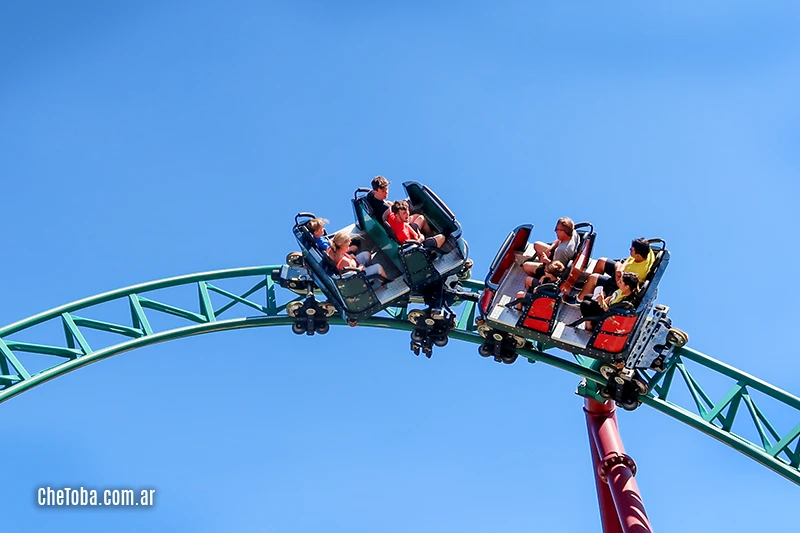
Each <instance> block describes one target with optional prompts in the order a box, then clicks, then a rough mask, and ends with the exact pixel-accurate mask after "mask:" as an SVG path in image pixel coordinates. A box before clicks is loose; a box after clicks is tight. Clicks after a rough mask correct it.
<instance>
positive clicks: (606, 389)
mask: <svg viewBox="0 0 800 533" xmlns="http://www.w3.org/2000/svg"><path fill="white" fill-rule="evenodd" d="M598 392H599V393H600V396H602V397H603V398H605V399H606V400H610V399H612V398H613V397H614V390H613V389H612V388H611V387H610V386H608V385H605V386H603V387H600V390H599V391H598Z"/></svg>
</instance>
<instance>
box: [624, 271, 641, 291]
mask: <svg viewBox="0 0 800 533" xmlns="http://www.w3.org/2000/svg"><path fill="white" fill-rule="evenodd" d="M620 281H621V282H622V283H624V284H625V285H627V286H628V287H630V289H631V292H632V293H633V294H636V293H637V292H639V276H637V275H636V274H635V273H633V272H623V273H622V279H621V280H620Z"/></svg>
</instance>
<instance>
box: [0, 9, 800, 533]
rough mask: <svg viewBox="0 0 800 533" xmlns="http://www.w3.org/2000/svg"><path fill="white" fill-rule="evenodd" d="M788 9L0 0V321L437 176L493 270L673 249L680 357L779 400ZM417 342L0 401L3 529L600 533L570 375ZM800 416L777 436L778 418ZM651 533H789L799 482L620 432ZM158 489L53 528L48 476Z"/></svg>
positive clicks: (233, 357)
mask: <svg viewBox="0 0 800 533" xmlns="http://www.w3.org/2000/svg"><path fill="white" fill-rule="evenodd" d="M798 11H799V10H798V8H797V7H796V6H795V5H793V4H792V3H789V2H776V3H770V4H769V5H754V4H750V3H736V2H717V1H707V2H650V3H647V4H642V3H638V2H617V3H613V4H611V5H609V4H604V5H602V6H599V5H594V4H590V3H576V4H574V5H571V6H564V5H563V3H559V2H536V3H533V2H515V1H507V2H492V3H488V2H487V3H466V4H462V3H456V2H440V3H436V4H435V5H429V4H428V3H422V2H403V3H400V2H396V3H384V4H375V3H367V2H354V1H353V2H337V3H335V5H334V4H333V3H329V2H313V1H302V2H272V3H262V2H242V3H238V4H237V5H236V6H230V5H228V4H224V3H190V2H183V3H180V2H176V3H156V2H144V3H129V4H125V5H116V4H115V5H110V4H108V3H102V2H78V3H74V4H70V5H69V6H67V5H66V4H63V3H58V2H39V3H35V4H30V3H23V2H6V3H4V4H3V6H2V7H0V66H2V70H1V71H2V75H1V76H0V101H2V102H3V105H2V106H0V146H3V149H2V151H0V176H2V192H3V199H4V202H3V210H2V211H3V217H2V219H3V230H4V231H3V247H2V250H3V253H2V257H3V261H2V262H0V274H2V275H0V324H8V323H11V322H14V321H16V320H19V319H21V318H24V317H27V316H29V315H32V314H35V313H38V312H40V311H43V310H46V309H49V308H52V307H55V306H58V305H61V304H63V303H66V302H69V301H73V300H77V299H80V298H83V297H86V296H90V295H92V294H97V293H100V292H104V291H107V290H111V289H114V288H118V287H123V286H127V285H132V284H135V283H139V282H143V281H148V280H154V279H160V278H164V277H170V276H174V275H180V274H186V273H191V272H199V271H204V270H214V269H221V268H232V267H238V266H249V265H260V264H271V263H277V262H280V261H282V259H283V258H284V257H285V254H286V253H287V252H289V251H291V250H293V249H295V243H294V242H293V238H292V235H291V232H290V227H291V223H292V217H293V216H294V214H295V213H297V212H299V211H313V212H315V213H317V214H319V215H322V216H325V217H327V218H329V219H330V220H331V221H332V224H331V226H332V227H334V228H335V227H340V226H344V225H346V224H349V223H350V222H351V218H352V214H351V210H350V206H349V202H348V199H349V198H350V197H351V195H352V191H353V190H354V189H355V188H357V187H359V186H365V185H367V184H368V182H369V180H370V179H371V177H372V176H374V175H376V174H383V175H385V176H387V177H388V178H389V179H390V180H391V181H392V182H393V183H394V186H393V190H392V194H391V196H392V197H397V196H399V195H400V183H402V182H403V181H406V180H416V181H420V182H423V183H426V184H428V185H429V186H431V187H432V188H433V189H434V190H435V191H436V192H437V193H438V194H439V195H440V196H441V197H442V198H443V199H444V200H445V201H446V202H447V203H448V204H449V206H450V207H451V208H452V209H453V211H454V212H455V213H456V214H457V216H458V218H459V220H460V221H461V223H462V226H463V228H464V235H465V236H466V238H467V239H468V240H469V243H470V248H471V252H472V256H473V258H474V259H475V263H476V267H475V269H474V273H475V277H478V278H483V276H484V274H485V271H486V268H488V265H489V263H490V261H491V259H492V258H493V256H494V254H495V252H496V250H497V247H498V246H499V245H500V243H501V242H502V240H503V238H504V237H505V235H506V234H507V232H508V231H509V230H510V229H512V228H513V227H515V226H517V225H519V224H522V223H528V222H532V223H534V224H535V225H536V229H535V230H534V231H535V235H536V237H537V238H543V239H549V238H551V237H552V225H553V223H554V221H555V220H556V219H557V218H558V217H560V216H565V215H566V216H570V217H572V218H573V219H575V220H577V221H582V220H588V221H591V222H593V223H594V225H595V228H596V230H597V231H598V240H597V245H596V247H595V250H596V254H597V255H612V256H614V255H619V254H622V253H624V252H625V251H626V250H627V248H628V243H629V241H630V239H632V238H634V237H638V236H647V237H656V236H659V237H662V238H664V239H666V241H667V243H668V245H669V248H670V250H671V251H672V254H673V255H672V262H671V264H670V267H669V269H668V271H667V274H666V276H665V278H664V280H663V282H662V285H661V289H660V300H661V301H662V302H664V303H666V304H667V305H670V306H671V308H672V311H671V315H672V316H673V319H674V320H675V323H676V324H677V325H679V327H681V328H682V329H684V330H686V331H687V332H688V333H689V335H690V337H691V341H690V345H691V346H692V347H694V348H696V349H698V350H700V351H702V352H704V353H707V354H709V355H711V356H713V357H716V358H717V359H721V360H723V361H725V362H727V363H729V364H731V365H733V366H735V367H737V368H740V369H742V370H744V371H747V372H750V373H752V374H755V375H756V376H758V377H761V378H763V379H765V380H766V381H768V382H770V383H773V384H775V385H776V386H779V387H782V388H784V389H786V390H789V391H791V392H794V393H795V394H797V393H798V392H800V388H798V386H797V383H798V382H799V381H800V359H799V358H798V357H797V355H798V354H797V348H796V342H795V339H794V336H793V334H792V333H791V331H796V324H795V322H796V320H795V319H794V310H795V309H794V307H795V306H793V305H792V300H793V296H794V295H793V289H794V281H793V272H794V270H793V268H794V265H796V264H797V261H798V259H800V252H798V250H797V247H796V246H794V244H793V242H792V241H791V239H792V230H791V228H792V223H793V222H794V219H793V217H792V216H791V212H792V211H796V208H792V207H791V206H792V205H794V203H795V199H796V197H797V196H798V193H800V186H799V185H798V177H797V176H798V175H800V172H799V171H800V158H799V157H798V153H800V152H798V146H799V145H800V111H799V108H798V106H797V98H796V95H797V94H800V60H799V59H798V58H799V57H800V38H798V36H797V32H796V20H797V17H798V15H800V13H799V12H798ZM407 336H408V334H407V333H405V332H384V331H374V330H367V329H366V328H356V329H355V330H351V329H349V328H347V329H337V328H334V329H333V330H332V331H331V332H330V333H329V334H328V335H327V336H325V337H314V338H301V337H295V336H294V335H292V333H291V332H290V331H289V329H288V328H284V329H277V328H273V329H261V330H251V331H238V332H227V333H219V334H214V335H207V336H203V337H198V338H190V339H186V340H182V341H178V342H173V343H167V344H163V345H159V346H154V347H150V348H145V349H142V350H139V351H135V352H131V353H127V354H124V355H122V356H119V357H115V358H112V359H110V360H108V361H104V362H102V363H100V364H96V365H91V366H90V367H87V368H85V369H82V370H80V371H79V372H74V373H72V374H69V375H67V376H65V377H62V378H59V379H57V380H55V381H53V382H50V383H48V384H46V385H44V386H42V387H39V388H37V389H35V390H33V391H30V392H27V393H25V394H23V395H21V396H19V397H17V398H14V399H13V400H11V401H9V402H8V403H5V404H3V405H2V406H0V417H2V421H3V425H4V433H3V434H4V435H5V438H4V439H3V441H4V444H3V446H2V449H3V451H4V456H5V458H6V460H5V466H6V468H5V475H4V476H3V482H2V483H0V498H1V499H2V501H3V502H4V505H3V507H4V509H5V510H6V512H5V518H4V520H3V529H4V531H9V532H17V531H20V532H22V531H43V530H47V529H49V528H54V527H60V528H63V529H67V530H73V529H77V528H78V527H80V528H81V529H82V530H83V531H108V530H111V529H113V530H114V531H119V532H124V531H142V530H143V529H145V528H146V529H147V530H148V531H152V532H156V531H174V530H176V529H178V528H180V529H182V530H186V531H198V532H205V531H239V530H241V531H251V530H265V531H297V532H306V531H309V532H310V531H314V532H316V531H322V530H324V531H347V532H354V531H386V532H392V531H410V530H414V531H419V532H424V531H460V532H480V531H517V530H531V531H564V532H572V531H587V530H589V531H596V530H599V518H598V511H597V507H596V503H595V495H594V485H593V481H592V477H591V466H590V460H589V454H588V445H587V441H586V436H585V425H584V420H583V416H582V411H581V407H582V400H581V398H579V397H577V396H575V395H574V394H573V391H574V389H575V386H576V385H577V378H575V377H574V376H572V375H568V374H565V373H562V372H559V371H556V370H555V369H552V368H549V367H546V366H545V365H541V364H537V365H527V364H523V363H522V362H519V363H517V364H515V365H513V366H510V367H508V366H505V365H497V364H493V363H490V362H489V361H487V360H484V359H482V358H480V357H479V356H478V355H477V352H476V350H475V346H473V345H460V344H458V343H451V345H450V346H448V347H447V348H446V349H441V350H438V349H437V351H436V353H435V356H434V358H433V359H432V360H430V361H428V360H426V359H419V358H415V357H414V356H413V355H412V354H411V353H410V352H409V351H408V339H407ZM781 422H783V423H786V424H796V422H797V421H796V420H794V421H792V420H782V421H781ZM620 424H621V430H622V435H623V439H624V441H625V444H626V447H627V450H628V453H629V454H630V455H632V456H633V457H634V458H635V459H636V461H637V463H638V465H639V474H638V476H637V480H638V483H639V486H640V489H641V490H642V493H643V496H644V499H645V504H646V506H647V510H648V513H649V515H650V518H651V520H652V522H653V524H654V526H655V527H656V530H657V531H754V530H765V531H768V530H775V531H785V530H787V529H791V527H792V526H794V524H796V516H795V513H794V511H793V509H794V507H793V506H792V507H790V502H791V503H796V501H797V496H798V487H796V486H795V485H793V484H792V483H790V482H789V481H787V480H785V479H783V478H781V477H780V476H778V475H776V474H773V473H771V472H770V471H768V470H767V469H765V468H763V467H760V466H759V465H757V464H756V463H754V462H752V461H750V460H748V459H747V458H745V457H744V456H742V455H741V454H739V453H737V452H735V451H733V450H731V449H729V448H727V447H726V446H724V445H722V444H720V443H718V442H716V441H714V440H712V439H710V438H708V437H706V436H704V435H702V434H700V433H698V432H696V431H694V430H691V429H689V428H688V427H685V426H682V425H681V424H679V423H678V422H676V421H674V420H672V419H670V418H668V417H666V416H664V415H661V414H659V413H658V412H654V411H651V410H649V409H646V408H643V409H640V410H638V411H636V412H635V413H622V414H621V415H620ZM80 484H83V485H84V486H97V487H105V486H118V487H123V486H133V487H154V488H156V489H157V496H156V497H157V506H156V508H154V509H151V510H146V511H142V510H136V511H126V510H103V511H97V510H92V509H89V510H76V509H70V510H52V509H50V510H42V509H40V508H37V507H36V506H35V505H34V492H35V488H36V487H38V486H40V485H53V486H60V485H68V486H73V485H80Z"/></svg>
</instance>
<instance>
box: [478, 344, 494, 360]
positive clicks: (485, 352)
mask: <svg viewBox="0 0 800 533" xmlns="http://www.w3.org/2000/svg"><path fill="white" fill-rule="evenodd" d="M478 353H479V354H480V355H481V357H490V356H491V355H492V349H491V347H489V346H487V345H486V343H484V344H481V345H480V346H478Z"/></svg>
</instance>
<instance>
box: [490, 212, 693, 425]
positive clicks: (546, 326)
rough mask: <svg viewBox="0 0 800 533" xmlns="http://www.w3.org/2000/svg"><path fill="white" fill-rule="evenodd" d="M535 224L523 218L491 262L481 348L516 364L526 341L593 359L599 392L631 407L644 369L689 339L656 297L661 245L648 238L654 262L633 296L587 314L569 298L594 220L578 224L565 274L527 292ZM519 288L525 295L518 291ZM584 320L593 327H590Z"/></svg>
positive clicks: (665, 258)
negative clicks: (603, 381) (599, 380)
mask: <svg viewBox="0 0 800 533" xmlns="http://www.w3.org/2000/svg"><path fill="white" fill-rule="evenodd" d="M532 230H533V226H532V225H529V224H528V225H523V226H519V227H518V228H516V229H515V230H514V231H512V232H511V233H510V234H509V236H508V237H507V238H506V240H505V241H504V243H503V245H502V246H501V247H500V250H499V251H498V253H497V256H496V257H495V259H494V261H493V262H492V265H491V267H490V269H489V274H488V276H487V277H486V289H485V290H484V293H483V294H482V296H481V301H480V305H479V309H480V311H481V317H480V319H479V327H478V331H479V333H480V334H481V335H482V336H483V337H484V343H483V344H482V345H481V346H480V347H479V353H480V354H481V355H483V356H484V357H492V356H493V357H494V358H495V360H497V361H502V362H505V363H513V362H514V361H515V360H516V358H517V354H516V350H517V349H518V348H522V347H523V346H525V344H526V343H527V342H528V341H531V342H533V343H534V346H535V347H536V348H538V349H542V350H544V349H548V348H550V347H557V348H561V349H563V350H565V351H568V352H570V353H573V354H580V355H584V356H588V357H591V358H593V359H596V360H597V361H598V363H597V365H598V369H599V371H600V372H601V374H602V375H603V376H604V377H606V378H607V379H608V381H609V383H608V385H607V386H604V387H602V388H601V389H600V390H599V393H600V394H601V395H602V396H604V397H606V398H608V399H613V400H615V401H616V402H617V403H618V404H619V405H620V406H621V407H623V408H625V409H629V410H630V409H635V408H636V407H637V406H638V405H639V404H640V401H639V399H638V398H639V396H640V395H644V394H647V392H648V390H649V388H648V385H647V383H648V381H649V380H647V379H646V378H645V377H644V376H643V374H642V372H641V371H642V370H644V369H647V370H654V371H656V372H658V371H663V369H664V367H665V365H666V364H667V362H668V360H669V358H670V357H671V356H672V353H673V352H674V350H675V349H676V348H678V347H681V346H683V345H685V344H686V342H687V341H688V337H687V336H686V334H685V333H684V332H682V331H680V330H678V329H674V328H672V327H671V320H670V319H669V318H668V317H667V313H668V311H669V308H667V307H665V306H663V305H656V303H655V300H656V296H657V293H658V284H659V282H660V281H661V278H662V276H663V275H664V271H665V270H666V268H667V265H668V264H669V257H670V256H669V252H668V251H667V248H666V243H665V242H664V241H663V240H662V239H650V240H649V241H648V242H649V245H650V249H651V253H652V254H653V262H652V266H651V268H650V270H649V271H648V272H647V276H646V278H645V280H644V281H643V282H642V283H641V287H640V290H639V291H638V294H637V295H636V297H635V298H634V299H633V301H624V302H620V303H619V304H614V305H611V306H609V308H608V310H606V311H603V312H602V313H600V314H598V315H597V316H591V317H586V316H583V315H582V313H581V308H580V305H579V303H578V302H576V301H575V299H574V297H575V295H577V294H578V293H579V292H580V289H581V287H582V286H583V284H584V283H586V280H587V279H588V277H589V275H590V273H591V272H592V271H593V269H594V266H595V263H596V260H594V259H592V258H591V252H592V248H593V246H594V240H595V237H596V234H595V232H594V230H593V227H592V225H591V224H590V223H581V224H577V225H575V231H577V232H578V235H579V241H578V246H577V248H576V251H575V254H574V256H573V257H572V259H571V260H570V261H569V262H568V263H567V265H566V268H565V270H564V272H563V274H562V275H561V276H560V277H559V278H558V279H557V280H556V281H555V282H553V283H545V284H542V285H539V286H538V287H536V288H535V290H528V291H526V288H525V285H524V280H525V277H526V273H525V271H524V269H523V264H524V262H525V261H526V260H529V259H531V258H532V257H533V256H534V251H533V245H532V243H530V242H528V238H529V236H530V234H531V232H532ZM519 293H524V294H525V295H524V296H523V297H518V294H519ZM589 320H591V323H592V324H593V325H594V327H592V328H591V329H590V328H588V327H587V322H588V321H589Z"/></svg>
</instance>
